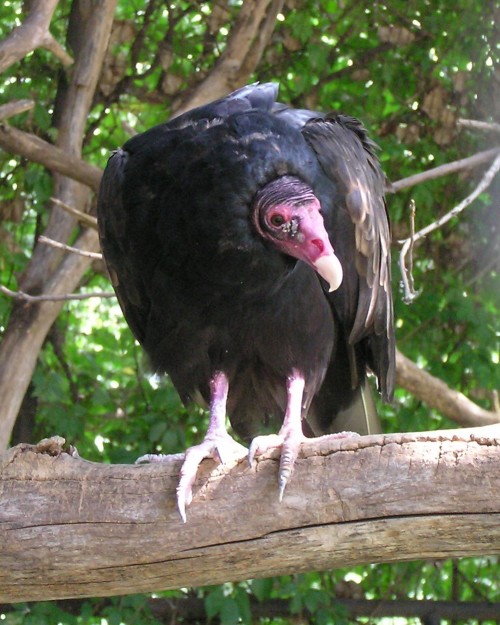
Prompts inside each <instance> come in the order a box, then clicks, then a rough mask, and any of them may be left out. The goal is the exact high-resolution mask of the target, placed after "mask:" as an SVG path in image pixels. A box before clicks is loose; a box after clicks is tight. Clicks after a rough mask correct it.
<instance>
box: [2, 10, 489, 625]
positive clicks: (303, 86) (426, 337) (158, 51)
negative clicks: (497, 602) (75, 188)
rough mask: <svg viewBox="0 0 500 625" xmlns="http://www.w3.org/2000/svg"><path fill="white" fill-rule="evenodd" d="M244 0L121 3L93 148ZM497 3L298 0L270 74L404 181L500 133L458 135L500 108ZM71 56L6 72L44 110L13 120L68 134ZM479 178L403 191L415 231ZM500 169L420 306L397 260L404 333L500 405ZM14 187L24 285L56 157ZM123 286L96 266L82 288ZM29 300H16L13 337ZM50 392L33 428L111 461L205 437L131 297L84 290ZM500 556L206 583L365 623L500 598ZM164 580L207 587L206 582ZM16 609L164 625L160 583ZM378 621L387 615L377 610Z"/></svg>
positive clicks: (93, 119)
mask: <svg viewBox="0 0 500 625" xmlns="http://www.w3.org/2000/svg"><path fill="white" fill-rule="evenodd" d="M240 10H241V3H240V2H222V1H216V2H194V3H190V2H183V1H180V2H172V3H163V2H160V1H159V0H148V1H143V2H134V3H129V2H124V1H120V2H119V3H118V9H117V13H116V22H115V27H114V30H113V35H112V41H111V44H110V50H109V53H108V56H107V59H106V63H105V67H104V69H103V72H102V75H101V79H100V83H99V88H98V91H97V94H96V98H95V101H94V105H93V108H92V111H91V114H90V115H89V118H88V124H87V129H86V134H85V137H84V150H83V154H84V158H85V159H86V160H87V161H88V162H90V163H92V164H95V165H98V166H100V167H102V166H104V164H105V160H106V158H107V154H108V153H109V151H110V150H112V149H114V148H116V146H118V145H120V144H122V143H123V142H124V141H125V140H126V139H127V138H128V136H129V135H130V133H131V132H136V131H143V130H145V129H146V128H148V127H150V126H152V125H154V124H157V123H160V122H161V121H163V120H165V119H166V118H168V117H169V115H170V114H172V113H173V112H174V111H175V108H176V107H177V106H178V105H179V104H180V101H181V99H180V96H181V95H182V94H183V93H185V92H189V90H190V89H193V88H194V87H195V86H196V85H197V84H198V83H199V81H200V80H201V79H202V78H204V77H205V76H207V75H208V74H209V73H210V70H211V68H212V67H213V65H214V63H215V62H216V61H217V59H219V58H220V56H221V54H223V52H224V50H225V46H226V43H227V40H228V36H229V34H230V32H231V26H232V23H233V22H234V20H235V19H236V17H237V15H238V13H239V11H240ZM495 11H496V12H495ZM68 14H69V2H61V3H60V5H59V7H58V8H57V11H56V14H55V17H54V19H53V22H52V26H51V30H52V33H53V34H54V35H55V36H56V38H58V39H59V40H60V41H64V38H65V34H66V29H67V23H68ZM495 16H496V17H498V9H495V7H494V5H493V3H491V4H488V3H471V2H469V1H468V0H457V1H456V2H455V3H454V4H453V6H451V5H450V3H449V2H448V1H446V0H437V1H435V2H432V3H429V2H427V1H426V0H411V1H410V2H408V1H407V0H393V1H392V2H390V3H373V2H367V1H365V0H362V1H360V2H347V3H346V2H340V1H337V0H320V1H317V0H314V1H313V0H306V1H305V2H301V3H299V2H296V1H295V0H289V1H288V2H287V3H285V6H284V8H283V11H282V13H281V14H280V15H279V16H278V21H277V23H276V27H275V31H274V35H273V39H272V42H271V45H269V46H268V47H267V49H266V50H265V52H264V54H263V57H262V59H261V62H260V64H259V66H258V68H257V70H256V72H255V76H254V78H255V80H261V81H266V80H278V81H279V82H280V84H281V91H280V94H281V99H282V100H283V101H286V102H290V103H292V104H293V105H296V106H299V107H301V106H306V107H308V108H312V109H318V110H339V111H343V112H345V113H348V114H350V115H354V116H358V117H360V118H362V119H363V120H364V122H365V123H366V125H367V126H368V127H369V128H370V130H371V132H372V134H373V135H374V136H375V137H376V139H377V141H378V143H379V144H380V146H381V152H380V157H381V160H382V163H383V165H384V168H385V171H386V173H387V175H388V177H389V179H390V180H393V181H394V180H397V179H401V178H404V177H406V176H409V175H411V174H414V173H417V172H419V171H422V170H425V169H427V168H430V167H433V166H435V165H439V164H443V163H446V162H450V161H452V160H455V159H458V158H462V157H465V156H467V155H469V154H471V153H473V152H474V151H476V150H478V149H481V148H486V147H489V146H491V145H493V140H494V139H493V138H492V137H490V136H488V135H483V136H481V135H479V136H478V135H477V134H475V133H470V132H466V131H461V132H458V131H457V128H456V124H455V122H456V119H457V117H459V116H460V117H470V118H475V119H482V120H489V119H491V118H492V116H493V115H494V114H495V102H498V101H499V99H500V82H499V79H498V63H499V47H498V43H497V41H498V25H497V24H495ZM22 17H23V16H22V3H21V2H20V0H8V1H6V2H4V3H3V4H2V6H1V7H0V37H1V38H4V37H6V36H7V35H8V33H9V32H10V31H11V30H12V28H13V27H14V26H16V25H18V24H19V23H20V21H21V20H22ZM56 72H60V73H62V70H60V68H58V67H57V65H56V62H55V60H54V58H53V57H52V56H51V55H50V54H49V53H48V52H47V51H44V50H36V51H35V52H33V53H32V54H30V55H28V56H27V57H26V58H25V59H23V60H22V61H20V62H19V63H17V64H16V65H15V66H13V67H12V68H11V71H10V72H9V73H8V74H5V75H3V76H2V77H1V79H0V103H4V102H8V101H11V100H14V99H20V98H34V99H35V100H36V106H35V108H34V109H33V110H32V111H30V112H28V113H23V114H22V115H19V116H17V117H15V118H12V119H11V120H9V122H10V123H11V124H12V125H15V126H17V127H19V128H21V129H23V130H25V131H28V132H31V133H33V134H35V135H37V136H39V137H42V138H44V139H46V140H49V141H53V140H54V138H55V136H56V130H55V125H54V119H53V113H54V108H55V101H56V94H57V81H55V80H53V76H54V74H55V73H56ZM476 180H477V172H467V173H466V174H465V175H462V176H447V177H444V178H440V179H438V180H435V181H433V182H428V183H426V184H424V185H419V186H416V187H413V188H411V189H409V190H407V191H404V192H402V193H400V194H398V195H391V196H390V197H389V198H388V203H389V212H390V215H391V218H392V222H393V230H394V238H395V241H397V240H398V239H402V238H405V237H406V236H408V233H409V218H408V205H409V201H410V199H413V200H414V201H415V203H416V206H417V228H418V227H421V226H423V225H426V224H427V223H429V222H432V221H434V220H435V219H436V217H437V216H439V215H441V214H443V213H446V212H447V211H449V210H450V209H451V208H452V207H453V205H454V204H456V203H458V202H459V201H460V200H461V199H462V198H463V197H465V195H467V193H468V191H469V190H470V189H471V187H472V185H473V184H474V182H475V181H476ZM499 185H500V183H499V182H498V181H497V183H496V185H493V186H492V187H491V189H490V192H489V193H488V194H485V195H484V196H483V197H481V198H480V199H479V200H478V201H476V202H475V203H474V205H473V206H472V207H471V208H470V212H469V213H468V214H467V215H466V216H465V217H461V218H460V219H457V220H455V221H453V222H451V223H450V224H448V226H447V227H446V228H443V229H441V230H439V231H438V232H437V233H435V234H434V235H432V236H431V237H429V239H428V240H426V241H425V242H424V243H423V244H422V245H421V246H419V247H417V249H416V254H415V268H414V275H415V280H416V283H417V286H418V288H420V289H421V291H422V293H421V295H420V297H419V298H418V299H417V300H416V301H415V302H414V303H413V304H412V305H411V306H407V305H406V304H404V303H403V301H402V298H401V297H400V296H398V279H399V277H398V276H399V273H398V269H397V264H396V259H395V262H394V268H393V273H394V278H395V279H394V288H395V292H396V297H395V300H396V318H397V320H398V322H397V328H398V344H399V346H400V348H401V349H402V351H403V352H404V353H405V354H406V355H408V356H409V357H411V358H412V359H413V360H414V361H416V362H417V363H419V364H422V365H425V366H426V367H427V368H428V370H429V371H430V372H431V373H433V374H434V375H436V376H438V377H440V378H442V379H443V380H444V381H446V382H447V383H448V384H449V385H450V386H451V387H453V388H456V389H459V390H461V391H462V392H464V393H465V394H467V395H470V396H472V397H473V398H474V399H475V400H477V401H478V402H480V403H483V404H484V405H485V406H489V403H490V397H491V395H492V393H493V391H494V390H495V388H496V387H497V386H498V364H499V361H500V324H499V319H500V288H499V287H500V283H499V279H498V275H499V270H500V266H499V258H500V226H499V224H500V207H499V203H498V198H499V196H500V186H499ZM0 193H1V200H0V283H1V284H3V285H6V286H8V287H9V288H13V289H15V288H16V287H17V283H18V279H19V277H20V276H21V275H22V273H23V271H24V270H25V268H26V266H27V264H28V262H29V259H30V256H31V252H32V249H33V247H34V245H35V242H36V238H37V236H38V234H39V233H40V232H41V231H42V230H43V227H44V225H45V224H46V223H47V220H48V200H49V198H50V196H51V193H52V178H51V175H50V173H49V172H48V171H46V170H45V169H43V168H42V167H41V166H39V165H36V164H33V163H30V162H26V160H25V159H23V158H20V157H17V156H15V155H12V154H7V153H4V152H2V153H0ZM397 251H398V247H397V244H396V243H395V245H394V254H395V255H397ZM106 289H109V284H108V281H107V278H106V277H105V275H104V273H103V268H102V266H101V265H99V264H97V263H96V264H94V265H93V266H92V269H91V270H90V271H89V272H88V274H87V276H86V278H85V281H84V285H83V286H82V290H83V291H85V290H89V291H90V290H106ZM11 306H12V302H11V300H9V299H7V298H4V297H1V298H0V333H2V332H3V331H4V329H5V327H6V326H7V323H8V319H9V315H10V312H11ZM0 335H1V334H0ZM30 395H31V398H32V399H33V401H32V402H31V404H29V405H31V406H32V409H31V412H30V410H29V409H26V410H25V411H24V412H23V414H22V419H25V420H27V421H28V422H29V421H30V419H33V418H34V424H33V425H32V426H30V427H31V436H32V440H33V441H34V440H36V439H39V438H42V437H44V436H48V435H51V434H54V433H58V434H60V435H62V436H64V437H66V438H67V440H68V441H70V442H72V443H74V444H75V445H76V446H77V447H78V449H79V452H80V454H81V455H82V456H84V457H86V458H89V459H92V460H98V461H103V462H131V461H133V460H134V459H135V458H136V457H137V456H139V455H142V454H143V453H147V452H164V453H171V452H176V451H179V450H181V449H184V448H185V447H186V446H188V445H190V444H192V443H193V442H194V441H196V440H199V437H200V436H199V435H200V432H201V431H203V429H204V427H205V423H204V419H205V416H204V413H203V412H202V411H201V409H197V408H189V410H188V409H186V408H184V407H182V406H181V405H180V403H179V401H178V399H177V396H176V394H175V392H174V390H173V388H172V386H171V384H170V383H169V381H168V380H159V379H158V378H157V377H156V376H154V375H152V373H151V371H150V370H149V368H148V364H147V362H145V360H144V357H143V355H142V353H141V350H140V349H139V347H138V346H137V344H136V343H135V342H134V340H133V338H132V336H131V334H130V331H129V330H128V328H127V327H126V326H125V324H124V322H123V319H122V315H121V312H120V310H119V308H118V306H117V304H116V301H115V300H96V299H90V300H85V301H83V302H71V303H68V305H67V306H66V307H65V309H64V312H63V313H62V314H61V315H60V317H59V319H58V321H57V323H56V325H55V326H54V328H53V329H52V331H51V333H50V335H49V336H48V338H47V341H46V343H45V346H44V349H43V351H42V352H41V354H40V357H39V361H38V366H37V369H36V372H35V375H34V378H33V382H32V386H31V389H30ZM33 406H34V408H35V409H33ZM381 411H382V414H383V417H384V424H385V426H386V429H387V431H401V430H406V431H411V430H425V429H438V428H442V427H446V426H449V425H451V424H450V423H448V422H446V421H445V419H444V418H443V417H442V416H441V415H439V414H436V413H434V412H432V411H431V412H429V410H428V409H427V408H426V407H424V406H422V405H421V404H419V402H418V401H417V400H415V399H414V398H413V397H412V396H411V395H409V394H408V393H406V392H405V391H403V390H401V389H400V390H398V392H397V395H396V400H395V403H394V405H392V406H381ZM35 412H36V415H35V414H34V413H35ZM165 415H168V421H167V420H166V418H165ZM496 566H497V563H495V562H494V561H493V560H490V559H486V558H484V559H470V560H463V561H461V562H460V563H455V562H451V561H447V562H412V563H406V564H400V565H398V566H388V565H373V566H369V567H357V568H355V569H353V570H350V571H343V570H340V571H331V572H327V573H310V574H307V575H297V576H290V577H283V578H276V579H267V580H251V581H248V582H244V583H241V584H225V585H223V586H221V587H217V588H207V589H199V590H197V591H196V592H195V593H194V594H195V596H196V597H197V598H201V599H202V600H203V602H204V609H205V614H206V617H205V619H206V620H208V621H211V622H220V623H222V625H233V624H235V623H245V624H246V623H251V622H254V620H255V619H253V617H252V609H253V606H254V605H255V604H256V603H257V604H263V605H268V606H271V603H270V602H272V601H274V600H285V601H287V602H288V607H289V613H288V614H287V613H286V612H285V613H282V614H280V615H278V616H276V615H274V616H273V615H269V616H268V617H266V618H262V619H261V620H262V622H266V623H269V624H276V625H280V624H282V623H283V624H285V623H290V622H292V621H293V620H294V619H295V617H296V616H297V615H303V614H307V619H308V620H309V622H311V623H317V624H318V625H329V624H330V623H336V624H338V623H344V622H345V623H347V622H349V619H348V617H347V616H346V615H345V614H342V613H341V612H339V611H338V609H337V606H336V605H335V599H336V597H353V598H367V599H370V598H384V599H401V598H403V597H406V598H415V599H422V600H425V599H454V600H476V601H488V600H493V599H494V597H495V594H496V593H498V586H497V584H498V579H497V578H496V579H495V571H496V572H497V569H496V568H495V567H496ZM162 596H164V597H168V598H169V599H172V600H174V599H175V600H179V599H186V600H188V599H189V598H192V597H193V592H192V591H190V592H189V593H187V591H177V592H175V593H174V592H169V593H162ZM496 596H498V595H496ZM205 619H200V622H201V620H204V622H205ZM2 620H3V621H4V622H5V623H6V624H8V625H14V624H18V623H19V624H21V623H22V624H23V625H24V624H26V625H28V624H30V625H31V624H32V625H36V624H38V623H47V622H54V623H56V622H59V623H64V624H73V623H86V624H89V625H91V624H94V623H96V624H97V623H99V624H102V623H109V624H110V625H114V624H119V623H129V622H130V623H132V622H134V623H154V622H157V620H156V618H155V617H154V616H153V615H152V613H151V610H150V604H149V601H148V599H147V598H146V597H144V596H141V597H127V598H122V599H117V600H114V601H113V602H111V603H110V602H105V603H102V602H100V601H94V602H84V603H83V604H81V605H79V607H78V613H77V614H76V613H74V612H72V611H71V610H69V609H65V608H64V606H63V607H61V606H59V605H57V604H48V603H38V604H35V605H29V606H27V605H19V606H16V607H15V608H14V609H13V610H12V611H5V614H3V615H2ZM376 621H377V622H378V621H380V622H383V619H376V618H372V619H371V620H370V622H376ZM192 622H198V621H192ZM385 622H389V621H388V620H387V619H386V621H385ZM408 622H410V621H408Z"/></svg>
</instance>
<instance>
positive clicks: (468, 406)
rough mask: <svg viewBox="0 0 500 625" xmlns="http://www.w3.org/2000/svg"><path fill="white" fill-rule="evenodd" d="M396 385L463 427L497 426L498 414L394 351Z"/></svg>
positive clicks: (499, 417)
mask: <svg viewBox="0 0 500 625" xmlns="http://www.w3.org/2000/svg"><path fill="white" fill-rule="evenodd" d="M396 384H397V385H399V386H401V387H403V388H404V389H406V390H407V391H409V392H410V393H411V394H412V395H414V396H415V397H417V398H418V399H420V400H421V401H423V402H424V403H425V404H427V405H428V406H430V407H431V408H434V409H436V410H437V411H438V412H440V413H441V414H442V415H444V416H445V417H448V418H449V419H452V420H453V421H455V422H456V423H459V424H460V425H462V426H464V427H471V426H477V425H492V424H495V423H500V412H495V411H489V410H485V409H484V408H481V406H478V405H477V404H475V403H474V402H473V401H471V400H470V399H468V398H467V397H466V396H465V395H463V394H462V393H460V392H459V391H455V390H454V389H452V388H450V387H449V386H448V385H447V384H445V383H444V382H443V381H442V380H440V379H439V378H436V377H434V376H433V375H431V374H430V373H427V371H424V370H423V369H420V367H418V366H417V365H416V364H415V363H414V362H413V361H412V360H410V359H409V358H407V357H406V356H404V355H403V354H402V353H401V352H400V351H399V350H396Z"/></svg>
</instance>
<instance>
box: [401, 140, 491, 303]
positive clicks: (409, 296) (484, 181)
mask: <svg viewBox="0 0 500 625" xmlns="http://www.w3.org/2000/svg"><path fill="white" fill-rule="evenodd" d="M499 171H500V151H497V155H496V158H495V160H494V161H493V164H492V165H491V166H490V168H489V169H488V170H487V172H486V173H485V174H484V176H483V177H482V178H481V180H480V182H479V184H478V185H477V186H476V188H475V189H474V190H473V191H472V193H470V194H469V195H468V196H467V197H466V198H465V199H463V200H462V201H461V202H460V204H457V206H455V207H454V208H452V210H451V211H449V212H448V213H446V214H445V215H443V216H442V217H440V218H439V219H437V220H436V221H433V222H432V223H431V224H429V225H428V226H426V227H425V228H422V229H421V230H419V231H418V232H416V233H415V234H413V233H412V236H410V237H409V238H407V239H404V240H403V241H400V243H401V244H402V245H403V247H402V248H401V252H400V257H399V266H400V268H401V275H402V276H403V282H404V284H405V300H406V301H408V302H410V301H412V300H413V299H414V298H415V297H416V295H417V294H416V292H415V289H414V288H413V287H412V288H410V286H409V284H408V281H407V279H406V276H407V274H408V271H409V270H408V268H407V267H406V255H407V254H408V251H409V250H410V248H412V247H413V245H414V244H415V243H416V242H417V241H419V240H420V239H422V238H423V237H425V236H427V235H428V234H430V233H431V232H434V230H437V229H438V228H441V226H443V225H444V224H445V223H447V222H448V221H450V219H452V218H453V217H456V216H457V215H459V214H460V213H461V212H462V211H463V210H464V209H465V208H467V206H469V205H470V204H472V202H473V201H474V200H475V199H476V198H477V197H478V196H479V195H481V193H483V191H485V190H486V189H487V188H488V187H489V186H490V184H491V182H492V181H493V178H494V177H495V176H496V174H497V173H498V172H499ZM412 282H413V280H412Z"/></svg>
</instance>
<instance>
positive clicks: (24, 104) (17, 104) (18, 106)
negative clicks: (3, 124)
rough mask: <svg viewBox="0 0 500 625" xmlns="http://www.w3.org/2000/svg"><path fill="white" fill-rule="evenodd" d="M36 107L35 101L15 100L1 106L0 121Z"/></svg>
mask: <svg viewBox="0 0 500 625" xmlns="http://www.w3.org/2000/svg"><path fill="white" fill-rule="evenodd" d="M34 106H35V103H34V102H33V100H13V101H12V102H7V104H2V105H1V106H0V121H3V120H4V119H8V118H9V117H14V115H19V114H20V113H25V112H26V111H30V110H31V109H32V108H33V107H34Z"/></svg>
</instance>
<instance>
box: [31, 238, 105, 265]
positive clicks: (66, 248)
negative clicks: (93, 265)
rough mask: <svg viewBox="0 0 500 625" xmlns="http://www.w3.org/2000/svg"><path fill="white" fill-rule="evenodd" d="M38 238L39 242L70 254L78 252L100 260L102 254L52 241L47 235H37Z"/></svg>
mask: <svg viewBox="0 0 500 625" xmlns="http://www.w3.org/2000/svg"><path fill="white" fill-rule="evenodd" d="M38 240H39V241H40V243H44V244H45V245H50V246H51V247H55V248H56V249H59V250H64V251H66V252H71V253H72V254H80V256H86V257H87V258H94V259H96V260H102V254H101V253H100V252H87V251H86V250H79V249H78V248H77V247H72V246H71V245H66V243H60V242H59V241H54V239H49V238H48V237H45V236H43V234H41V235H40V236H39V237H38Z"/></svg>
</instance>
